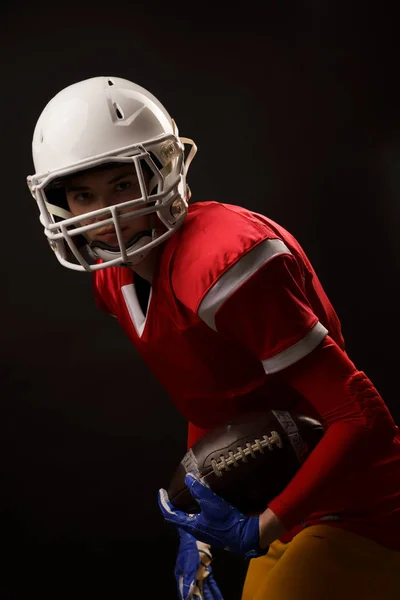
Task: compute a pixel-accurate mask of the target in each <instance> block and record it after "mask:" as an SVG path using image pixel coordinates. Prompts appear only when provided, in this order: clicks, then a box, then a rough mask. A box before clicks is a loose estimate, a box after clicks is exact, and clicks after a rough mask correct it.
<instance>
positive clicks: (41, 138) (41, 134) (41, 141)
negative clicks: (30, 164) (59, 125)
mask: <svg viewBox="0 0 400 600" xmlns="http://www.w3.org/2000/svg"><path fill="white" fill-rule="evenodd" d="M40 143H41V144H43V131H41V132H40Z"/></svg>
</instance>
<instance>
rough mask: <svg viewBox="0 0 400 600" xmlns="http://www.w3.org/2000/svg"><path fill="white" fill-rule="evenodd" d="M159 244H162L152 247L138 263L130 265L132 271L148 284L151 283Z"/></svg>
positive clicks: (159, 252) (158, 252) (158, 253)
mask: <svg viewBox="0 0 400 600" xmlns="http://www.w3.org/2000/svg"><path fill="white" fill-rule="evenodd" d="M161 246H162V244H161V245H160V246H156V247H155V248H153V250H151V251H150V252H149V253H148V255H147V256H146V257H145V258H144V259H143V260H141V261H140V263H139V264H137V265H135V266H134V267H132V271H133V272H134V273H137V274H138V275H139V276H140V277H142V278H143V279H145V280H146V281H148V282H149V283H150V285H152V283H153V277H154V273H155V269H156V265H157V261H158V258H159V256H160V254H161Z"/></svg>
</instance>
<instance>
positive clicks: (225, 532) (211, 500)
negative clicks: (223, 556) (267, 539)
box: [158, 473, 268, 558]
mask: <svg viewBox="0 0 400 600" xmlns="http://www.w3.org/2000/svg"><path fill="white" fill-rule="evenodd" d="M185 483H186V485H187V486H188V488H189V491H190V493H191V494H192V496H193V498H194V499H195V500H197V502H198V504H199V505H200V512H199V513H196V514H188V513H185V512H183V511H180V510H177V509H176V508H175V507H174V505H173V504H172V503H171V502H170V500H169V498H168V494H167V491H166V490H164V489H161V490H159V492H158V503H159V506H160V509H161V512H162V514H163V515H164V518H165V520H166V521H167V522H168V523H173V524H174V525H176V526H178V527H181V528H182V529H184V530H185V531H187V532H188V533H190V534H192V535H193V536H194V537H195V538H196V539H197V540H200V541H201V542H204V543H206V544H210V546H215V547H216V548H224V549H225V550H229V551H230V552H233V553H235V554H239V555H242V556H244V557H245V558H255V557H256V556H263V555H264V554H266V553H267V552H268V547H267V548H260V545H259V541H260V534H259V517H258V516H253V517H246V516H245V515H243V514H242V513H241V512H240V511H239V510H238V509H237V508H235V507H234V506H231V505H230V504H229V503H228V502H226V501H225V500H223V498H221V497H220V496H217V494H215V493H214V492H213V491H212V490H211V489H210V488H209V487H207V486H206V485H205V484H204V483H202V482H201V481H200V480H198V479H196V477H195V476H194V475H192V474H191V473H187V475H186V477H185Z"/></svg>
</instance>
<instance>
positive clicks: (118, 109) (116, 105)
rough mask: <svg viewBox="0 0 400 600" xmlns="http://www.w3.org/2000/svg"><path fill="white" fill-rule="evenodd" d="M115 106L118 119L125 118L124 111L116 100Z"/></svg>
mask: <svg viewBox="0 0 400 600" xmlns="http://www.w3.org/2000/svg"><path fill="white" fill-rule="evenodd" d="M113 106H114V109H115V112H116V115H117V117H118V119H123V118H124V113H123V112H122V109H121V107H120V106H119V105H118V104H117V103H116V102H114V103H113Z"/></svg>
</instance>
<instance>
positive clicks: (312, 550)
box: [242, 525, 400, 600]
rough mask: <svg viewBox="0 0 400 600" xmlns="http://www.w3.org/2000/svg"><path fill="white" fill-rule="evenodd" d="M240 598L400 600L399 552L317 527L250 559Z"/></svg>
mask: <svg viewBox="0 0 400 600" xmlns="http://www.w3.org/2000/svg"><path fill="white" fill-rule="evenodd" d="M242 600H400V552H395V551H393V550H388V549H387V548H384V547H383V546H381V545H379V544H376V543H375V542H372V541H370V540H367V539H365V538H363V537H360V536H358V535H355V534H353V533H348V532H347V531H344V530H342V529H339V528H335V527H330V526H329V525H314V526H312V527H309V528H306V529H304V530H303V531H301V532H300V533H299V534H297V536H296V537H295V538H294V539H293V540H292V541H291V542H289V543H288V544H282V543H281V542H280V541H279V540H277V541H276V542H274V543H273V544H271V546H270V548H269V551H268V554H267V555H266V556H261V557H259V558H253V559H252V560H251V561H250V563H249V567H248V571H247V575H246V580H245V583H244V588H243V595H242Z"/></svg>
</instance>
